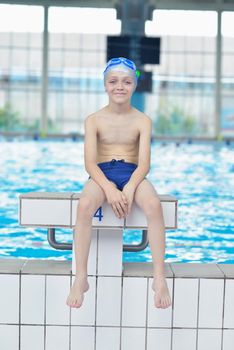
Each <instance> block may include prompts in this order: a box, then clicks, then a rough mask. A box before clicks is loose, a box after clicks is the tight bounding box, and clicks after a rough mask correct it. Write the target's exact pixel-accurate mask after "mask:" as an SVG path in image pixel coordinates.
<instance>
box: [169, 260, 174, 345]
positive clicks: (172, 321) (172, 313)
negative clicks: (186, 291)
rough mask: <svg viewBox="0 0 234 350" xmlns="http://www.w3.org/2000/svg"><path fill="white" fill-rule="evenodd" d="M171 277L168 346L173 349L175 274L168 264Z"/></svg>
mask: <svg viewBox="0 0 234 350" xmlns="http://www.w3.org/2000/svg"><path fill="white" fill-rule="evenodd" d="M170 268H171V271H172V274H173V277H172V305H171V345H170V348H171V350H173V349H172V348H173V336H174V331H173V325H174V301H175V274H174V271H173V269H172V267H171V265H170Z"/></svg>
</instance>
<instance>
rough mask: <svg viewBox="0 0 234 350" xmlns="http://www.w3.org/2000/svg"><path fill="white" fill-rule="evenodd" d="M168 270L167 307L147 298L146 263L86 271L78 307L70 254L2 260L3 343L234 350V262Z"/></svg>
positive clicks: (26, 349)
mask: <svg viewBox="0 0 234 350" xmlns="http://www.w3.org/2000/svg"><path fill="white" fill-rule="evenodd" d="M166 276H167V282H168V286H169V290H170V293H171V295H172V301H173V303H172V306H171V307H169V308H168V309H165V310H162V309H157V308H155V307H154V305H153V292H152V290H151V284H152V264H151V263H147V262H145V263H136V262H135V263H124V266H123V274H122V276H115V275H113V276H105V275H103V276H97V275H89V276H88V280H89V283H90V290H89V291H88V292H87V293H86V294H85V299H84V304H83V306H82V308H81V309H70V308H69V307H67V306H66V304H65V301H66V297H67V295H68V293H69V289H70V285H71V282H72V278H74V277H73V276H72V271H71V263H70V262H69V261H43V260H23V259H10V260H8V259H0V285H1V289H0V309H1V313H0V339H1V348H3V349H4V350H31V349H33V350H77V349H81V350H109V349H111V350H129V349H134V350H155V349H158V350H188V349H191V350H207V349H209V350H210V349H212V350H233V343H234V303H233V295H234V267H233V265H229V264H219V265H216V264H193V263H191V264H178V263H171V264H169V263H167V264H166ZM113 301H114V302H113ZM81 344H82V345H81ZM207 344H209V348H208V347H207V346H208V345H207Z"/></svg>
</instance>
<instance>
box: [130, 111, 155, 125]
mask: <svg viewBox="0 0 234 350" xmlns="http://www.w3.org/2000/svg"><path fill="white" fill-rule="evenodd" d="M134 112H135V115H136V116H137V117H138V118H139V121H140V122H141V123H142V122H145V123H151V122H152V119H151V118H150V117H149V116H148V115H147V114H145V113H144V112H141V111H139V110H138V109H136V108H134Z"/></svg>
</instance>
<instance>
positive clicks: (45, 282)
mask: <svg viewBox="0 0 234 350" xmlns="http://www.w3.org/2000/svg"><path fill="white" fill-rule="evenodd" d="M46 289H47V276H46V275H45V293H44V297H45V300H44V350H46Z"/></svg>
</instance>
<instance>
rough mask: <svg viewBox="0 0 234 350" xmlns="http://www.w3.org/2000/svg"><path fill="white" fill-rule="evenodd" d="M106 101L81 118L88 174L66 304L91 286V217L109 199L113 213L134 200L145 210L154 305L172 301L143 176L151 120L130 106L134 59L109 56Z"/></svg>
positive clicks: (158, 219) (156, 207)
mask: <svg viewBox="0 0 234 350" xmlns="http://www.w3.org/2000/svg"><path fill="white" fill-rule="evenodd" d="M104 84H105V90H106V92H107V94H108V97H109V103H108V105H107V106H105V107H104V108H102V109H101V110H99V111H97V112H96V113H94V114H91V115H89V116H88V117H87V118H86V119H85V142H84V157H85V169H86V171H87V172H88V173H89V174H90V177H89V180H88V181H87V182H86V184H85V186H84V189H83V191H82V193H81V197H80V200H79V204H78V207H77V220H76V226H75V238H74V245H75V247H78V252H77V249H76V250H75V257H76V277H75V280H74V283H73V286H72V288H71V291H70V294H69V296H68V298H67V305H68V306H70V307H75V308H78V307H80V306H81V305H82V302H83V299H84V293H85V292H86V291H87V290H88V289H89V284H88V281H87V260H88V254H89V247H90V242H91V227H92V218H93V215H94V213H95V212H96V210H97V209H98V208H99V207H100V206H101V205H102V203H103V202H104V201H105V200H107V202H108V203H109V204H110V205H111V207H112V209H113V211H114V213H115V215H116V216H117V217H119V218H123V217H126V215H128V214H129V213H130V211H131V206H132V202H133V200H135V202H136V203H137V205H138V206H139V207H140V208H141V209H142V210H143V211H144V213H145V215H146V218H147V224H148V239H149V245H150V248H151V253H152V259H153V267H154V279H153V284H152V288H153V290H154V292H155V296H154V303H155V306H156V307H157V308H167V307H169V306H170V305H171V298H170V295H169V291H168V287H167V282H166V279H165V274H164V254H165V226H164V220H163V215H162V207H161V203H160V200H159V199H158V195H157V192H156V190H155V188H154V186H153V185H152V184H151V183H150V181H149V180H148V179H146V178H145V176H146V175H147V173H148V172H149V169H150V144H151V131H152V122H151V119H150V118H149V117H148V116H147V115H145V114H144V113H141V112H140V111H138V110H137V109H135V108H133V107H132V106H131V103H130V100H131V96H132V94H133V92H134V90H135V88H136V85H137V71H136V66H135V64H134V62H132V61H130V60H129V59H127V58H123V57H119V58H113V59H111V60H110V61H109V62H108V63H107V66H106V69H105V71H104Z"/></svg>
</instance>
